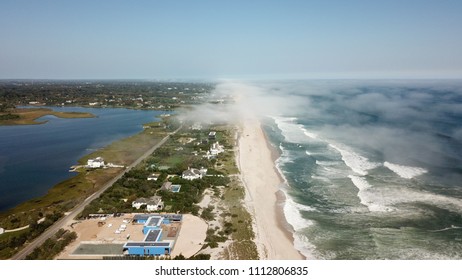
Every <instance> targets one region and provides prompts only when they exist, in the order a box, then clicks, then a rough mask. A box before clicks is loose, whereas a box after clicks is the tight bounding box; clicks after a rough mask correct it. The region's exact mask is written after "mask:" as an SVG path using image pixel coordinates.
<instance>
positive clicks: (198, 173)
mask: <svg viewBox="0 0 462 280" xmlns="http://www.w3.org/2000/svg"><path fill="white" fill-rule="evenodd" d="M205 174H207V169H206V168H201V169H196V168H188V170H185V171H183V174H181V178H183V179H186V180H196V179H202V177H203V176H204V175H205Z"/></svg>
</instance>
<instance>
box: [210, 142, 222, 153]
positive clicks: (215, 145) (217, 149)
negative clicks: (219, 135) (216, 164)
mask: <svg viewBox="0 0 462 280" xmlns="http://www.w3.org/2000/svg"><path fill="white" fill-rule="evenodd" d="M224 151H225V150H224V148H223V146H221V145H220V144H219V143H218V142H215V143H213V144H212V147H210V154H211V155H212V156H216V155H218V154H219V153H223V152H224Z"/></svg>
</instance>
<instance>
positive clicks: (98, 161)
mask: <svg viewBox="0 0 462 280" xmlns="http://www.w3.org/2000/svg"><path fill="white" fill-rule="evenodd" d="M87 166H88V167H90V168H101V167H104V159H103V158H102V157H97V158H91V159H89V160H87Z"/></svg>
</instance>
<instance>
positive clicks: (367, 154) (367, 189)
mask: <svg viewBox="0 0 462 280" xmlns="http://www.w3.org/2000/svg"><path fill="white" fill-rule="evenodd" d="M460 85H461V84H460V82H454V81H447V82H444V81H438V82H412V81H407V82H403V81H400V82H376V83H374V82H367V83H362V82H340V81H324V82H312V83H310V82H297V83H295V82H294V83H289V82H286V83H281V84H278V85H277V87H276V86H275V85H274V84H272V85H271V86H268V85H266V86H267V90H268V91H271V92H272V94H274V95H278V94H286V95H287V94H289V95H293V96H297V98H298V100H300V99H306V101H307V102H305V103H304V104H308V106H306V105H305V106H304V108H302V109H300V110H294V111H292V112H282V113H281V114H280V115H275V116H269V117H268V118H267V119H266V121H265V122H264V123H265V124H264V129H265V131H266V133H267V134H268V136H269V139H270V141H271V142H272V143H273V144H274V145H275V146H276V147H278V148H279V150H280V152H281V156H280V158H279V159H278V160H277V162H276V164H277V166H278V168H279V169H280V171H281V173H282V174H283V175H284V177H285V179H286V180H287V186H286V187H285V188H284V191H285V192H286V194H287V195H288V198H289V199H288V201H287V203H286V206H285V215H286V218H287V220H288V222H289V223H290V224H292V226H293V227H294V229H295V231H296V232H295V234H294V237H295V246H296V247H297V248H298V249H299V250H301V251H302V252H303V253H304V254H305V255H306V256H308V257H309V258H318V259H462V129H461V128H462V94H461V93H462V90H461V89H462V87H461V86H460ZM275 88H277V89H275Z"/></svg>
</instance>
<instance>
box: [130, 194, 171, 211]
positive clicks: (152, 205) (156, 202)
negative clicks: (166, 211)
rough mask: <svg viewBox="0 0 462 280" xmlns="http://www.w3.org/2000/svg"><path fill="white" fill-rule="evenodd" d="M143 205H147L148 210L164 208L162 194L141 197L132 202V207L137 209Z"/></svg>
mask: <svg viewBox="0 0 462 280" xmlns="http://www.w3.org/2000/svg"><path fill="white" fill-rule="evenodd" d="M143 205H146V210H148V211H158V210H162V209H163V208H164V202H163V201H162V198H161V197H160V196H153V197H150V198H144V197H140V198H138V199H136V200H134V201H133V202H132V207H133V208H136V209H140V207H141V206H143Z"/></svg>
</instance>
